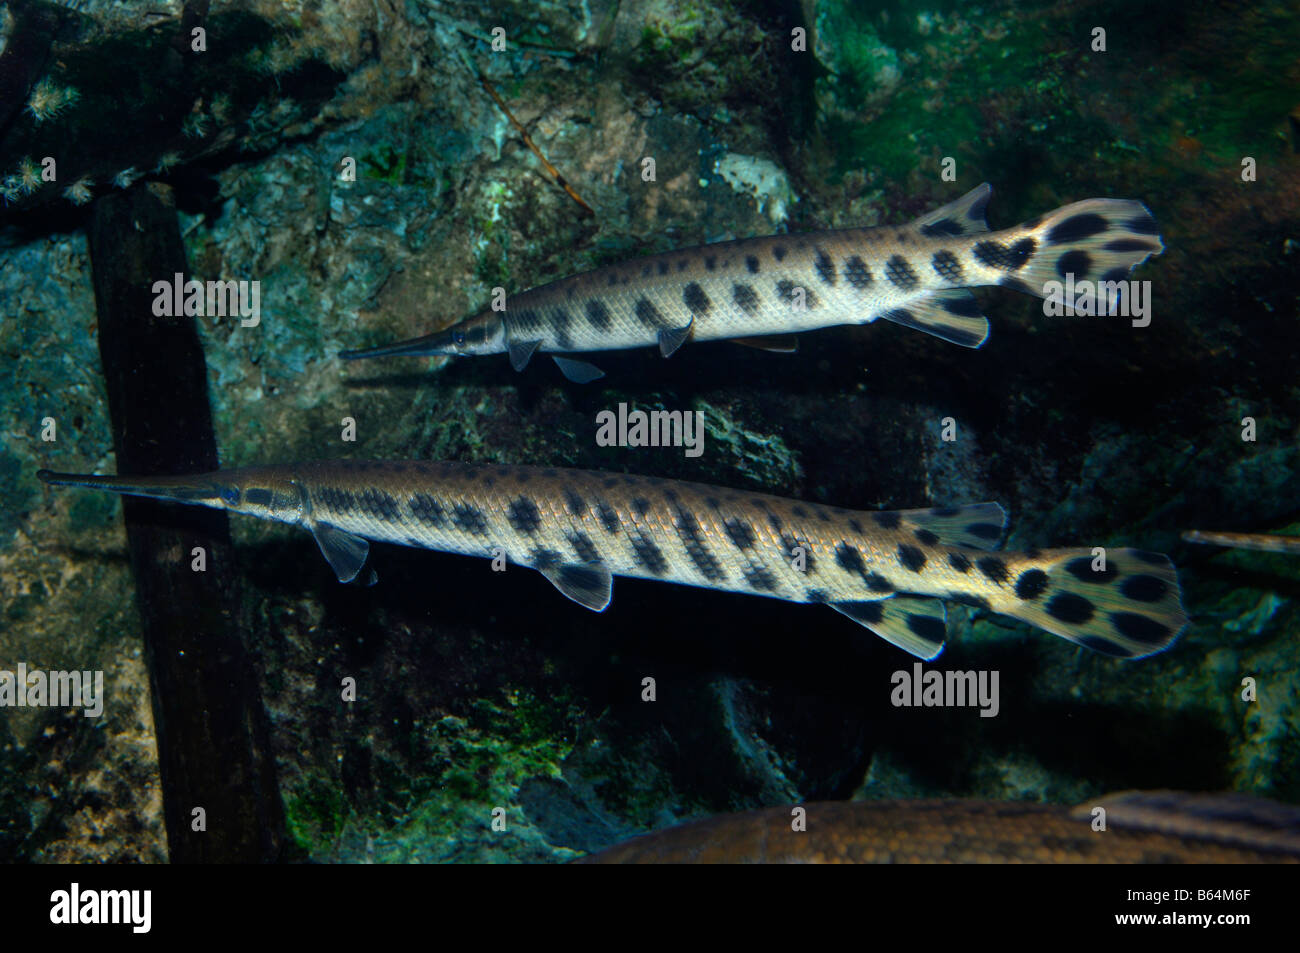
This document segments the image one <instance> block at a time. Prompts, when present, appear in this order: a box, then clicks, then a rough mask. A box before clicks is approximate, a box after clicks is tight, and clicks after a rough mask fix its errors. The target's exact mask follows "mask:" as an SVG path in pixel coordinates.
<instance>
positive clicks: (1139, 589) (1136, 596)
mask: <svg viewBox="0 0 1300 953" xmlns="http://www.w3.org/2000/svg"><path fill="white" fill-rule="evenodd" d="M1119 591H1120V593H1121V594H1122V595H1123V596H1124V597H1125V598H1126V599H1132V600H1133V601H1135V602H1159V601H1160V600H1161V599H1163V598H1164V597H1165V595H1166V593H1168V592H1169V584H1168V583H1167V582H1165V581H1164V580H1163V579H1160V578H1158V577H1156V576H1148V575H1147V574H1146V573H1141V574H1139V575H1137V576H1129V577H1128V578H1127V579H1125V580H1124V581H1123V582H1121V583H1120V584H1119Z"/></svg>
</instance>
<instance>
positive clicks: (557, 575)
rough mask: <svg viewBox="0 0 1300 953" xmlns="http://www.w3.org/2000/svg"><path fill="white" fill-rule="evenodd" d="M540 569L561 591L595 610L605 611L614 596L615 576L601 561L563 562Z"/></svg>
mask: <svg viewBox="0 0 1300 953" xmlns="http://www.w3.org/2000/svg"><path fill="white" fill-rule="evenodd" d="M538 571H539V572H541V574H542V575H543V576H545V577H546V578H547V579H549V580H551V584H552V585H554V586H555V588H556V589H559V590H560V592H562V593H564V594H565V595H566V596H568V597H569V598H570V599H572V600H573V601H574V602H576V603H578V605H580V606H586V607H587V608H588V609H590V610H591V611H593V612H604V611H605V608H606V607H607V606H608V605H609V601H610V599H612V598H613V597H614V577H613V576H612V575H611V574H610V571H609V570H608V569H606V568H605V567H604V566H602V565H601V564H600V563H563V564H561V565H559V566H549V567H547V568H546V569H539V570H538Z"/></svg>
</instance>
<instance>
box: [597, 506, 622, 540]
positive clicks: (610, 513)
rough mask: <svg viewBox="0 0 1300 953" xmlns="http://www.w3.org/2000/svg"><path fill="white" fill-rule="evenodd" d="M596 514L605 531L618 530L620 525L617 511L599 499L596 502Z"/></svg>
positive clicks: (613, 531)
mask: <svg viewBox="0 0 1300 953" xmlns="http://www.w3.org/2000/svg"><path fill="white" fill-rule="evenodd" d="M596 516H597V517H599V519H600V525H601V526H603V527H604V528H605V532H607V533H617V532H618V528H619V525H620V524H619V520H618V512H617V511H616V510H615V509H614V508H613V507H612V506H610V505H609V504H608V503H606V502H605V501H604V500H600V501H598V502H597V503H596Z"/></svg>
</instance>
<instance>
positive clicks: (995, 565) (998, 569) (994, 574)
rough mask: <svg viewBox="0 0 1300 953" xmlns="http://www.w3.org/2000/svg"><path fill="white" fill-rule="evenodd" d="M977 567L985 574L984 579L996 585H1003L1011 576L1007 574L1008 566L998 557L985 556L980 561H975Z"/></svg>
mask: <svg viewBox="0 0 1300 953" xmlns="http://www.w3.org/2000/svg"><path fill="white" fill-rule="evenodd" d="M975 566H976V568H977V569H979V571H980V572H982V573H983V574H984V578H985V579H987V580H988V581H989V582H991V583H993V584H994V585H998V586H1000V585H1002V584H1003V583H1005V582H1006V581H1007V579H1009V578H1010V576H1011V574H1010V573H1008V572H1007V564H1006V563H1004V562H1003V561H1002V560H1001V559H999V558H998V557H997V556H985V557H983V558H982V559H978V560H976V561H975Z"/></svg>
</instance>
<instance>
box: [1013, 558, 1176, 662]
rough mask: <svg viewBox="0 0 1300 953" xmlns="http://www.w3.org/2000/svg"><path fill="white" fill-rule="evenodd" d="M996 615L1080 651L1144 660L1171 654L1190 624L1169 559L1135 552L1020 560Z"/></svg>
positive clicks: (1017, 560)
mask: <svg viewBox="0 0 1300 953" xmlns="http://www.w3.org/2000/svg"><path fill="white" fill-rule="evenodd" d="M1016 562H1017V563H1018V565H1017V566H1016V572H1015V573H1013V578H1014V580H1015V581H1014V582H1012V583H1010V587H1011V589H1012V592H1010V593H1008V594H1007V597H1006V599H1005V600H1004V601H1002V602H1001V604H998V605H996V606H995V608H996V611H998V612H1001V613H1004V614H1006V615H1009V616H1011V617H1012V618H1016V619H1020V620H1021V621H1022V622H1028V623H1029V624H1031V625H1036V626H1038V627H1039V628H1041V629H1046V630H1047V631H1048V632H1051V633H1052V634H1053V635H1059V636H1060V637H1061V638H1063V639H1069V640H1070V641H1071V642H1074V643H1076V644H1078V645H1082V646H1084V647H1085V648H1089V649H1093V650H1094V651H1097V652H1102V653H1104V654H1106V655H1114V656H1118V657H1120V658H1142V657H1143V656H1147V655H1154V654H1155V653H1157V652H1161V651H1163V650H1164V649H1166V648H1168V647H1169V645H1170V644H1171V643H1172V642H1173V641H1174V639H1175V638H1176V637H1177V636H1178V633H1179V631H1180V630H1181V629H1182V628H1183V626H1184V625H1185V624H1186V623H1187V615H1186V613H1184V612H1183V606H1182V602H1181V599H1180V595H1181V593H1180V590H1179V588H1178V576H1177V573H1175V571H1174V565H1173V563H1171V562H1170V561H1169V557H1167V556H1162V555H1160V554H1159V553H1148V552H1143V551H1142V550H1140V549H1108V550H1106V551H1105V556H1104V561H1103V558H1102V556H1101V555H1100V554H1098V555H1096V556H1094V551H1093V550H1091V549H1053V550H1047V551H1045V552H1041V553H1037V554H1022V555H1021V556H1020V557H1019V558H1018V559H1016Z"/></svg>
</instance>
